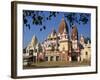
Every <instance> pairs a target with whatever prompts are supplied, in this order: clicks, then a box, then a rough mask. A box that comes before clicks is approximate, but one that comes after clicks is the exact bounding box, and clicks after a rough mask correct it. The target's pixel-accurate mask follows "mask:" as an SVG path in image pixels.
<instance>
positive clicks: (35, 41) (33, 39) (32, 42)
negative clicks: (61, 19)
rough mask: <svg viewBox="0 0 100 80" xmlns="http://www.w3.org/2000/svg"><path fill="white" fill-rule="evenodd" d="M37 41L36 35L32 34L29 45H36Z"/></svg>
mask: <svg viewBox="0 0 100 80" xmlns="http://www.w3.org/2000/svg"><path fill="white" fill-rule="evenodd" d="M37 43H38V39H37V37H36V36H33V37H32V40H31V45H32V46H36V44H37Z"/></svg>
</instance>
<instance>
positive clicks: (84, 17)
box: [23, 10, 90, 31]
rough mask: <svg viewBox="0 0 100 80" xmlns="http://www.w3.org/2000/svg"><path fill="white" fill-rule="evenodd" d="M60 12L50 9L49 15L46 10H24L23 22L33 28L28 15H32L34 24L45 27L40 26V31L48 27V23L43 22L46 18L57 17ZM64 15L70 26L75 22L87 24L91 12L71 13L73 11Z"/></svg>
mask: <svg viewBox="0 0 100 80" xmlns="http://www.w3.org/2000/svg"><path fill="white" fill-rule="evenodd" d="M59 13H60V12H51V11H49V15H48V16H46V15H45V12H44V11H31V10H24V11H23V24H24V25H25V26H26V27H28V29H30V28H31V26H30V24H29V23H28V19H27V17H31V19H32V24H33V25H42V26H43V27H42V28H40V31H42V30H45V29H46V25H45V24H43V22H45V21H46V20H48V21H50V20H52V19H53V18H57V17H58V16H59ZM63 16H64V18H65V19H67V21H68V22H69V24H70V27H71V26H72V25H73V24H74V23H78V24H83V25H85V24H87V23H88V21H89V19H90V14H88V13H71V12H65V13H63Z"/></svg>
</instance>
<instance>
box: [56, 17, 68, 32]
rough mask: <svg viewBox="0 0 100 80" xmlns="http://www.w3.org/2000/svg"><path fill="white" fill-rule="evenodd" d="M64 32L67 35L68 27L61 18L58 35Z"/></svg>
mask: <svg viewBox="0 0 100 80" xmlns="http://www.w3.org/2000/svg"><path fill="white" fill-rule="evenodd" d="M64 30H66V33H68V25H67V23H66V21H65V19H64V18H63V19H62V21H61V23H60V25H59V28H58V32H59V33H60V34H62V33H63V32H64Z"/></svg>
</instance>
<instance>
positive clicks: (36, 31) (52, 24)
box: [23, 11, 91, 48]
mask: <svg viewBox="0 0 100 80" xmlns="http://www.w3.org/2000/svg"><path fill="white" fill-rule="evenodd" d="M64 13H65V12H59V14H58V16H57V17H55V18H52V19H51V20H49V21H48V20H45V22H44V23H43V25H45V26H46V29H45V30H42V31H40V28H41V27H43V25H38V26H36V25H33V24H32V18H31V17H30V16H29V17H27V19H28V23H29V24H30V26H31V28H30V30H29V29H28V28H27V27H26V26H25V25H23V47H24V48H25V47H26V46H27V45H28V44H29V42H30V41H31V39H32V37H33V35H35V36H36V37H37V39H38V41H39V42H40V43H41V42H43V41H44V40H45V39H46V37H47V36H48V34H49V33H51V31H52V29H55V30H56V31H57V32H58V27H59V25H60V22H61V20H62V18H63V14H64ZM66 13H67V12H66ZM78 14H79V13H78ZM48 15H49V12H48V11H45V16H48ZM89 16H90V15H89ZM89 18H91V17H89ZM65 20H66V22H67V24H68V27H69V35H70V32H71V27H70V26H69V22H68V20H67V19H66V18H65ZM75 25H76V26H77V28H78V33H79V37H80V35H81V34H82V35H83V36H84V37H89V38H91V33H90V32H91V22H90V19H89V21H88V23H87V24H78V23H75Z"/></svg>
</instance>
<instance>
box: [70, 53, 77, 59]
mask: <svg viewBox="0 0 100 80" xmlns="http://www.w3.org/2000/svg"><path fill="white" fill-rule="evenodd" d="M77 56H78V55H77V53H76V52H73V53H72V55H71V58H72V61H77Z"/></svg>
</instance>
